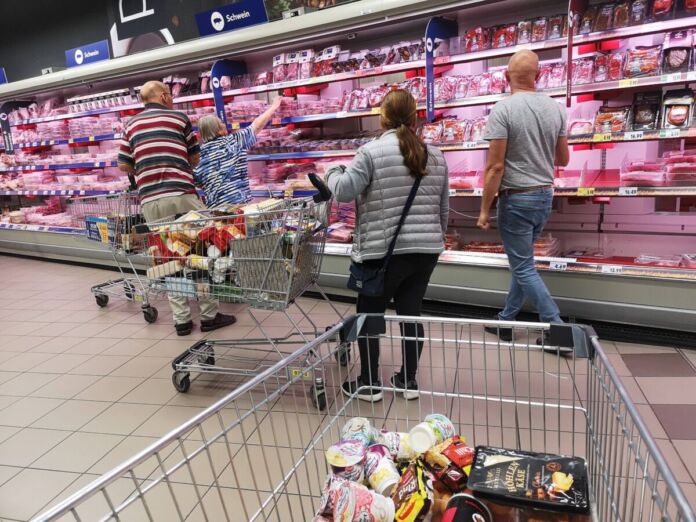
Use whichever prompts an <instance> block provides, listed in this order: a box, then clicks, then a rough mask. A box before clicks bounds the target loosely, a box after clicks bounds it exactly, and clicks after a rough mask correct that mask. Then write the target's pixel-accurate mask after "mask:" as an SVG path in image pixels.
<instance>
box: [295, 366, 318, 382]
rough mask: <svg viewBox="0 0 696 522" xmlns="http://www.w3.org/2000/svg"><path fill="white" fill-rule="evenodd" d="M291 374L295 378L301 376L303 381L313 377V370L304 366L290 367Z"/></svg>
mask: <svg viewBox="0 0 696 522" xmlns="http://www.w3.org/2000/svg"><path fill="white" fill-rule="evenodd" d="M290 376H291V377H292V378H295V379H296V378H297V377H301V378H302V380H303V381H311V380H312V379H313V376H312V372H309V371H307V370H303V369H302V368H290Z"/></svg>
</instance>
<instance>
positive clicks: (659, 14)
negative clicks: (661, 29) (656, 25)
mask: <svg viewBox="0 0 696 522" xmlns="http://www.w3.org/2000/svg"><path fill="white" fill-rule="evenodd" d="M676 4H677V2H676V0H653V2H652V6H651V8H650V18H651V19H652V20H665V19H667V18H671V17H672V16H674V11H675V7H676Z"/></svg>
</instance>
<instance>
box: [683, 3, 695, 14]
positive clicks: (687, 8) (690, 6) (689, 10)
mask: <svg viewBox="0 0 696 522" xmlns="http://www.w3.org/2000/svg"><path fill="white" fill-rule="evenodd" d="M684 10H685V11H686V12H687V13H692V12H693V11H696V0H684Z"/></svg>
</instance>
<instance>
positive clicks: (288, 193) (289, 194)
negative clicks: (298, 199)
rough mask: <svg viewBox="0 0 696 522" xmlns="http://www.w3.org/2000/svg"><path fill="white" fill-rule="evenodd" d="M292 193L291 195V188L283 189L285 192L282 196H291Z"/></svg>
mask: <svg viewBox="0 0 696 522" xmlns="http://www.w3.org/2000/svg"><path fill="white" fill-rule="evenodd" d="M292 195H293V192H292V189H285V193H284V194H283V197H285V198H292Z"/></svg>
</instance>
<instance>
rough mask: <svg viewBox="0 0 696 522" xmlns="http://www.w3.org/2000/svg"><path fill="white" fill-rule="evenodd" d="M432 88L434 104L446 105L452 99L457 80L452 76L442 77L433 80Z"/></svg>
mask: <svg viewBox="0 0 696 522" xmlns="http://www.w3.org/2000/svg"><path fill="white" fill-rule="evenodd" d="M434 83H435V85H434V86H433V90H434V95H435V102H437V103H446V102H448V101H450V100H452V99H453V98H454V93H455V90H456V86H457V78H456V77H454V76H442V77H440V78H435V82H434Z"/></svg>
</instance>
